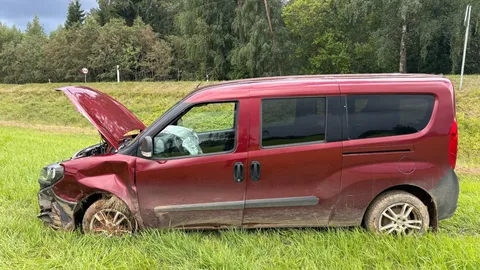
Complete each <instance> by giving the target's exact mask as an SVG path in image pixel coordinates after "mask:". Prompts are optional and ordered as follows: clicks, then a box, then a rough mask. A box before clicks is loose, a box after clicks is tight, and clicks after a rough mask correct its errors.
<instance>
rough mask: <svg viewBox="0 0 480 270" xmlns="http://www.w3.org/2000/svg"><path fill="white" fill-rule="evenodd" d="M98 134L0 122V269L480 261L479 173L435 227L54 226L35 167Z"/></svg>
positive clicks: (465, 181) (462, 264)
mask: <svg viewBox="0 0 480 270" xmlns="http://www.w3.org/2000/svg"><path fill="white" fill-rule="evenodd" d="M96 140H97V136H95V135H89V134H81V135H78V134H73V133H69V132H65V131H60V132H56V131H49V132H47V131H39V130H35V129H30V128H12V127H0V176H1V177H2V178H1V181H0V206H1V207H0V235H1V236H0V268H1V269H21V268H27V269H30V268H38V269H49V268H65V269H96V268H116V269H147V268H148V269H151V268H160V269H164V268H169V269H200V268H201V269H206V268H214V269H222V268H223V269H260V268H265V269H298V268H306V269H362V268H377V267H378V268H393V267H395V268H401V269H404V268H412V269H418V268H428V269H434V268H439V269H447V268H469V269H476V268H479V267H480V253H479V249H478V247H479V246H480V218H479V215H478V213H480V201H479V200H478V198H479V197H480V177H479V176H472V175H461V176H460V180H461V194H460V201H459V208H458V210H457V212H456V215H455V216H454V217H453V218H452V219H449V220H446V221H442V222H441V223H440V231H439V232H438V233H429V234H427V235H424V236H421V237H405V238H402V237H389V236H378V235H374V234H370V233H368V232H365V231H363V230H362V229H358V228H357V229H329V230H321V229H317V230H315V229H281V230H223V231H219V232H216V231H205V232H198V231H176V230H147V231H144V232H142V233H140V234H138V235H136V236H134V237H125V238H113V239H112V238H104V237H94V236H89V235H82V234H80V233H79V232H73V233H67V232H61V231H53V230H52V229H49V228H47V227H45V226H44V225H43V224H42V223H41V221H40V220H38V219H37V218H36V215H37V214H38V204H37V198H36V192H37V190H38V184H37V182H36V179H37V177H38V173H39V168H41V167H42V166H43V165H45V164H48V163H51V162H55V161H58V160H62V159H65V158H68V157H70V156H71V155H72V153H74V152H75V151H76V150H78V149H79V148H81V147H84V146H86V145H90V144H93V143H95V142H96Z"/></svg>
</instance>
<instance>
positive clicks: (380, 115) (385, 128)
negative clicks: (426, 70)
mask: <svg viewBox="0 0 480 270" xmlns="http://www.w3.org/2000/svg"><path fill="white" fill-rule="evenodd" d="M434 101H435V98H434V97H433V96H432V95H352V96H348V97H347V104H348V108H347V110H348V133H349V138H350V139H351V140H353V139H364V138H375V137H386V136H397V135H405V134H412V133H416V132H419V131H421V130H422V129H424V128H425V127H426V126H427V124H428V122H429V121H430V117H431V115H432V110H433V104H434Z"/></svg>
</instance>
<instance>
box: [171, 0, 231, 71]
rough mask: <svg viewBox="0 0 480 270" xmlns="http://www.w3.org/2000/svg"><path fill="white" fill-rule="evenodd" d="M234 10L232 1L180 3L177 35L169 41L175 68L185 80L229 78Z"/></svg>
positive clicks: (176, 22)
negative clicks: (173, 55) (172, 50)
mask: <svg viewBox="0 0 480 270" xmlns="http://www.w3.org/2000/svg"><path fill="white" fill-rule="evenodd" d="M234 10H235V2H234V1H229V2H218V1H217V0H208V1H203V0H182V1H180V4H179V7H178V13H177V15H176V17H175V30H176V33H177V35H176V36H174V37H170V38H169V39H170V40H171V42H172V44H173V47H174V50H175V52H174V53H175V55H176V57H175V59H176V61H175V68H176V69H177V70H181V72H182V74H183V75H182V76H183V78H184V79H204V78H206V76H207V75H208V76H209V78H211V79H215V80H225V79H227V78H228V72H229V69H230V65H229V62H228V55H229V53H230V51H231V49H232V43H233V36H232V33H231V31H232V30H231V27H232V26H231V25H232V21H233V17H234Z"/></svg>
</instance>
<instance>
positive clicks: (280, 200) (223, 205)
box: [154, 196, 319, 213]
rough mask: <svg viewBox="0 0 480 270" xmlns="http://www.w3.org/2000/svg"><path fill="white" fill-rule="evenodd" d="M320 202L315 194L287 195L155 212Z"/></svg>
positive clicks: (309, 204) (281, 205)
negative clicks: (302, 195) (285, 196)
mask: <svg viewBox="0 0 480 270" xmlns="http://www.w3.org/2000/svg"><path fill="white" fill-rule="evenodd" d="M318 202H319V200H318V198H317V197H315V196H304V197H287V198H271V199H257V200H246V201H230V202H214V203H194V204H178V205H166V206H157V207H155V208H154V210H155V213H164V212H181V211H209V210H240V209H251V208H270V207H290V206H313V205H317V204H318Z"/></svg>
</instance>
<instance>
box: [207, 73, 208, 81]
mask: <svg viewBox="0 0 480 270" xmlns="http://www.w3.org/2000/svg"><path fill="white" fill-rule="evenodd" d="M207 82H208V74H207Z"/></svg>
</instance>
